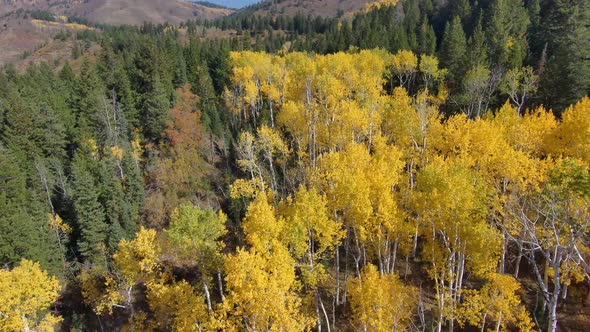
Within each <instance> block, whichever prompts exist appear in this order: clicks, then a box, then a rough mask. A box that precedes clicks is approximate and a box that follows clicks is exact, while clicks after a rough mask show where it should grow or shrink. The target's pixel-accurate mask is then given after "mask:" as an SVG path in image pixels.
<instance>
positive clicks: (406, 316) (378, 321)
mask: <svg viewBox="0 0 590 332" xmlns="http://www.w3.org/2000/svg"><path fill="white" fill-rule="evenodd" d="M347 287H348V292H349V294H350V295H349V296H350V307H351V309H352V321H353V324H354V325H356V326H358V327H360V328H361V329H363V330H364V331H377V332H386V331H406V330H408V329H409V327H410V322H411V320H412V317H413V315H414V312H415V310H416V307H417V299H416V290H415V289H414V288H413V287H410V286H406V285H404V284H403V282H402V281H400V280H399V278H398V277H397V276H396V275H394V274H384V275H381V274H379V272H378V271H377V268H376V267H375V266H374V265H372V264H369V265H367V266H365V267H364V268H363V271H362V272H361V275H360V277H358V278H352V279H350V280H349V281H348V284H347Z"/></svg>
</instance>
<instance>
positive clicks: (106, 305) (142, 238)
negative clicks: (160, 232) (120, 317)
mask: <svg viewBox="0 0 590 332" xmlns="http://www.w3.org/2000/svg"><path fill="white" fill-rule="evenodd" d="M156 237H157V233H156V231H155V230H153V229H145V228H143V227H142V228H141V229H140V230H139V232H138V233H137V234H136V237H135V239H133V240H131V241H128V240H122V241H121V242H120V243H119V249H118V250H117V252H116V253H115V254H114V255H113V265H114V270H113V271H112V272H107V271H94V270H85V271H83V272H82V273H81V276H80V278H81V283H82V295H83V296H84V301H85V302H86V303H88V304H89V305H91V306H92V308H93V310H94V312H95V313H96V314H98V315H100V314H103V313H107V312H108V313H110V314H112V313H113V310H114V309H115V308H119V309H122V310H125V311H126V312H128V314H129V327H130V328H131V329H133V327H134V326H136V325H137V324H139V325H138V326H143V325H142V324H140V323H141V321H143V320H144V317H143V313H141V312H136V306H135V304H136V301H137V296H138V289H137V285H138V284H139V283H149V282H150V281H152V280H154V279H156V278H158V277H159V274H160V270H161V265H160V254H161V247H160V245H159V243H158V241H157V238H156Z"/></svg>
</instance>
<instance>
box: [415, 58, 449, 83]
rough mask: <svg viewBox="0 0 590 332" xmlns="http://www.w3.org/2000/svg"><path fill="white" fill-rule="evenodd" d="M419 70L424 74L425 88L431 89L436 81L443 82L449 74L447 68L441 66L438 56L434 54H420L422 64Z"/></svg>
mask: <svg viewBox="0 0 590 332" xmlns="http://www.w3.org/2000/svg"><path fill="white" fill-rule="evenodd" d="M418 66H419V68H418V70H419V71H420V73H421V74H422V80H423V81H424V88H425V89H426V90H427V91H429V90H430V88H431V86H433V85H434V83H435V82H442V80H444V78H445V76H446V75H447V70H446V69H441V68H439V61H438V58H437V57H435V56H434V55H428V54H422V55H420V64H419V65H418Z"/></svg>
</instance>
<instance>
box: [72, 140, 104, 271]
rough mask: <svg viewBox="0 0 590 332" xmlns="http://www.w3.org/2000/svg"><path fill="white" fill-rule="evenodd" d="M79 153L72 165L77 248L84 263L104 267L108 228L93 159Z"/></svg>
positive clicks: (81, 151) (83, 152)
mask: <svg viewBox="0 0 590 332" xmlns="http://www.w3.org/2000/svg"><path fill="white" fill-rule="evenodd" d="M85 154H86V151H83V150H79V151H78V152H77V153H76V156H75V157H74V161H73V163H72V177H73V179H72V197H73V201H74V207H75V210H76V219H77V225H76V226H77V227H76V228H77V229H76V230H77V232H78V234H77V235H78V237H77V239H76V240H77V241H76V243H77V247H78V251H79V252H80V254H81V256H82V259H83V261H84V263H88V264H95V263H96V264H99V265H100V264H104V263H105V261H104V259H105V257H104V255H105V252H106V239H107V231H108V225H107V224H106V222H105V217H106V216H105V211H104V208H103V206H102V205H101V204H100V201H99V199H100V192H99V191H98V190H97V189H98V188H99V186H97V183H96V179H95V177H94V175H93V172H92V168H93V167H92V163H93V161H92V159H90V158H88V157H87V156H86V155H85Z"/></svg>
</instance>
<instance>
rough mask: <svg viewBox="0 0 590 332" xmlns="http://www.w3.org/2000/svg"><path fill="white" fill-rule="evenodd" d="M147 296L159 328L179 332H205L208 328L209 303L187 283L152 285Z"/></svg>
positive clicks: (155, 322) (183, 281)
mask: <svg viewBox="0 0 590 332" xmlns="http://www.w3.org/2000/svg"><path fill="white" fill-rule="evenodd" d="M146 296H147V300H148V303H149V306H150V309H151V311H152V312H153V313H154V316H155V317H154V319H153V323H154V325H155V326H156V327H159V328H162V329H167V330H171V331H178V332H181V331H195V332H197V331H198V332H202V331H205V330H206V328H207V327H208V324H209V321H210V318H209V314H208V311H207V306H206V305H205V300H204V299H203V297H202V296H199V295H197V294H196V293H195V290H194V289H193V287H192V286H191V285H190V284H189V283H188V282H186V281H185V280H182V281H179V282H173V283H171V284H167V283H162V282H150V283H149V284H148V288H147V294H146Z"/></svg>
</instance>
